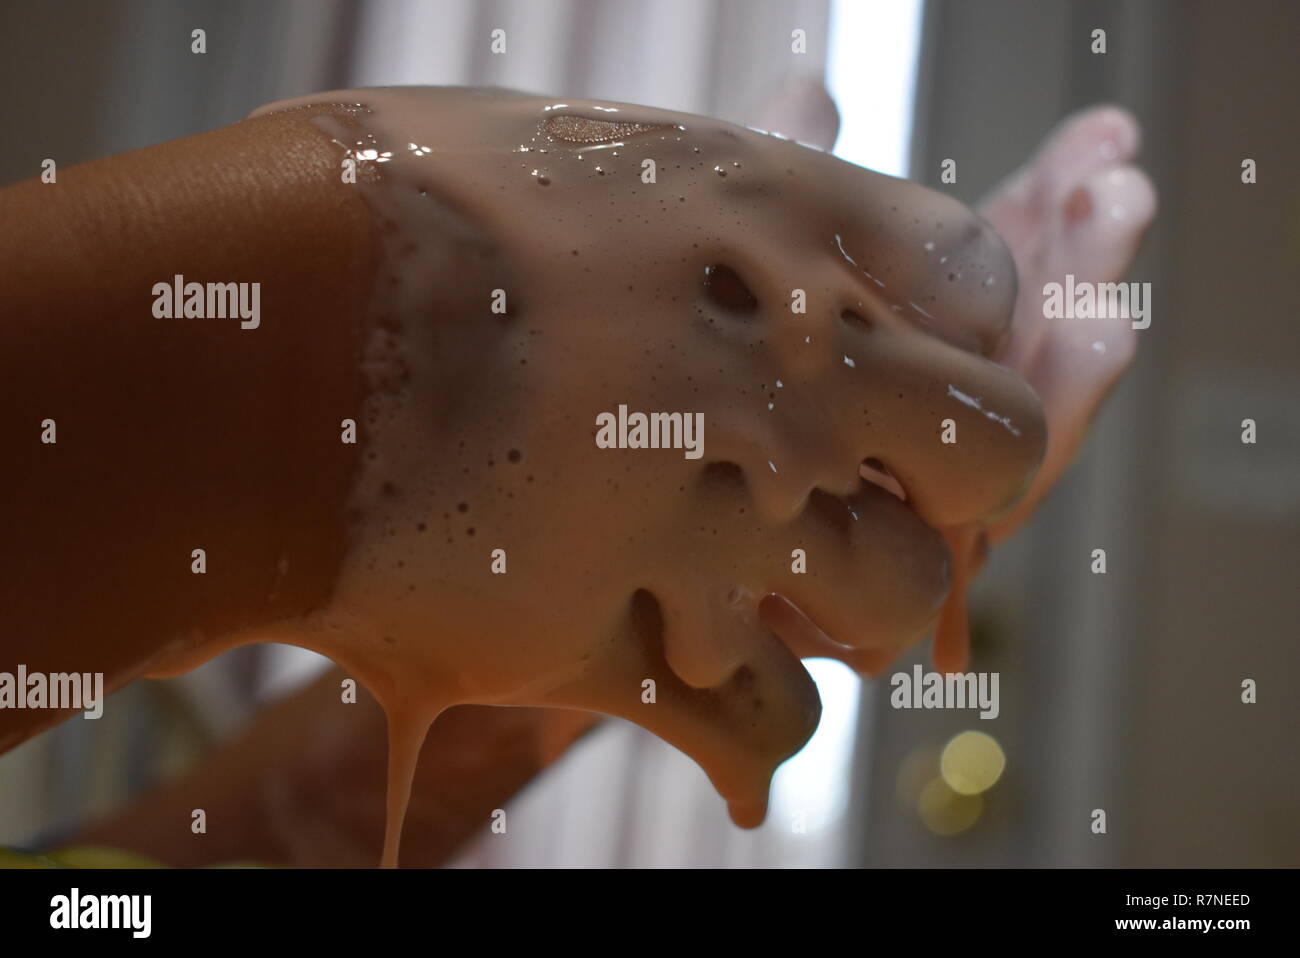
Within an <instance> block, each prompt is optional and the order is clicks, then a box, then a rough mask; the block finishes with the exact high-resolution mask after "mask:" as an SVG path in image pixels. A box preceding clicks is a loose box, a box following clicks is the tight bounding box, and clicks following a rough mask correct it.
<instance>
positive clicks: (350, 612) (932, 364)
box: [160, 88, 1044, 865]
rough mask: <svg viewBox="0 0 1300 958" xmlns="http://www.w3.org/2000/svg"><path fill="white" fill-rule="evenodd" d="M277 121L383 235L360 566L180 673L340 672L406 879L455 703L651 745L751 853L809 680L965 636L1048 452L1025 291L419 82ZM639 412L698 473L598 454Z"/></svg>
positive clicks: (802, 165)
mask: <svg viewBox="0 0 1300 958" xmlns="http://www.w3.org/2000/svg"><path fill="white" fill-rule="evenodd" d="M285 109H297V110H308V111H311V112H312V113H313V114H315V115H316V118H315V120H314V122H316V123H318V124H319V125H320V126H321V127H322V128H323V129H325V130H326V131H327V132H328V133H329V134H330V135H331V136H332V137H333V138H334V139H335V140H336V141H337V143H338V147H339V159H340V174H341V175H343V174H344V173H345V172H346V169H347V168H348V166H349V164H348V163H347V162H345V161H353V162H354V163H355V167H356V169H357V187H356V188H357V189H359V190H361V191H362V192H363V194H364V195H365V197H366V199H367V201H368V202H369V203H370V205H371V206H372V208H373V210H374V211H375V214H376V216H377V217H378V220H379V222H380V223H381V224H382V229H383V236H384V246H385V249H384V257H385V263H384V266H383V268H382V269H381V270H380V272H379V276H378V279H377V281H376V290H375V296H374V306H373V308H374V316H373V317H372V318H373V329H374V334H373V338H372V341H371V342H370V344H369V347H368V351H367V355H366V356H365V357H364V365H365V370H366V377H367V386H368V395H369V398H368V400H367V405H366V407H365V408H364V409H360V410H358V411H357V416H356V419H357V422H358V426H359V429H358V431H359V437H360V442H361V443H362V444H363V448H364V450H365V452H364V457H363V467H362V469H361V472H360V474H359V476H358V479H357V484H356V488H355V491H354V495H353V501H352V510H351V515H350V521H351V532H350V536H351V538H350V542H351V546H350V551H349V554H348V559H347V561H346V563H345V567H344V570H343V572H342V574H341V576H340V578H339V581H338V582H337V584H336V588H335V590H334V597H333V600H332V602H331V603H330V605H329V606H328V607H327V608H325V609H323V610H321V611H320V612H318V613H316V614H313V615H312V616H310V617H309V618H307V619H305V620H300V621H293V622H285V623H281V624H280V625H278V626H277V627H276V628H275V629H271V630H259V631H258V632H257V633H255V634H253V633H246V634H242V635H238V636H234V637H231V638H230V639H228V640H224V641H222V642H219V643H210V642H208V643H202V644H200V645H197V646H196V645H194V644H192V643H191V644H189V645H188V646H187V645H184V644H182V645H179V646H178V647H177V648H175V649H174V650H173V652H172V653H171V654H170V656H169V658H168V659H167V660H166V661H165V662H164V664H163V667H162V668H161V669H160V671H174V670H179V669H183V668H188V667H191V666H193V665H194V664H197V662H198V661H200V660H202V659H206V658H209V657H211V656H212V655H215V654H216V653H217V652H219V651H221V650H222V649H225V648H229V647H231V646H233V645H238V644H242V643H246V642H255V641H277V642H288V643H293V644H296V645H301V646H305V647H307V648H310V649H314V650H316V651H318V652H320V653H322V654H324V655H326V656H328V657H330V658H331V659H333V660H335V661H336V662H338V663H340V664H341V665H342V666H344V667H345V668H346V669H349V670H350V671H351V672H352V673H353V674H355V675H356V676H357V678H358V679H359V680H360V681H361V682H363V683H364V684H365V685H366V686H367V687H368V688H369V689H370V690H371V691H372V692H373V693H374V694H375V695H376V697H377V698H378V699H379V700H380V702H381V703H382V704H383V706H384V708H385V710H386V712H387V714H388V719H389V729H390V743H389V744H390V757H389V767H390V772H389V820H388V830H387V838H386V841H385V848H384V853H383V861H384V863H385V864H387V865H393V864H395V863H396V860H397V851H398V845H399V839H400V835H401V825H402V819H403V815H404V811H405V807H406V802H407V798H408V795H409V790H410V782H411V778H412V774H413V770H414V763H415V759H416V756H417V755H418V752H419V747H420V743H421V741H422V739H423V737H424V734H425V731H426V730H427V728H428V726H429V724H430V723H431V722H432V721H433V719H434V718H435V717H436V716H437V715H438V714H439V713H440V712H441V711H442V710H444V709H446V708H447V707H449V706H451V705H455V704H460V703H482V704H508V705H543V706H563V707H571V708H578V709H587V710H594V711H598V712H603V713H608V714H611V715H618V716H622V717H624V718H627V719H630V720H631V721H634V722H636V723H638V724H640V725H642V726H644V727H646V728H647V729H649V730H651V731H652V732H654V733H655V734H657V735H659V736H661V737H662V738H664V739H666V740H667V741H669V742H671V743H672V744H674V745H676V746H677V747H679V748H681V749H682V750H683V751H685V752H686V753H688V754H689V755H691V756H692V757H693V758H694V759H695V760H696V761H698V762H699V763H700V765H701V766H702V767H703V768H704V770H705V771H706V772H707V773H708V775H709V777H710V779H711V780H712V781H713V784H714V785H715V786H716V788H717V789H718V791H719V793H720V794H721V795H722V796H723V797H724V798H725V799H726V800H727V802H728V804H729V807H730V811H731V815H732V818H733V819H734V820H735V821H736V822H737V823H738V824H740V825H744V826H752V825H756V824H758V823H759V822H761V821H762V819H763V817H764V814H765V811H766V804H767V793H768V786H769V782H770V778H771V775H772V772H773V771H774V769H775V768H776V766H777V765H779V764H780V763H781V762H782V761H783V760H784V759H786V758H787V757H789V756H790V755H791V754H793V753H794V752H795V751H797V750H798V749H799V748H800V747H801V746H802V745H803V743H804V742H805V741H806V740H807V738H808V737H809V736H810V735H811V733H812V731H813V729H814V728H815V726H816V724H817V721H818V717H819V713H820V702H819V700H818V697H817V692H816V689H815V687H814V685H813V683H812V681H811V680H810V678H809V676H808V674H807V672H806V671H805V670H804V668H803V667H802V665H801V664H800V662H799V658H798V656H799V655H809V654H820V655H827V654H829V655H837V656H839V657H842V658H845V659H846V660H847V661H850V662H852V661H855V660H854V658H853V657H854V656H855V655H867V656H880V657H882V659H881V660H882V661H883V660H884V659H887V657H888V656H890V655H893V654H894V653H895V652H897V651H898V650H899V649H901V648H902V647H903V646H905V645H907V644H909V643H911V642H914V641H916V640H917V639H919V638H921V637H922V636H924V635H925V633H926V632H927V631H928V630H929V629H931V628H932V627H933V626H934V625H935V622H936V619H937V618H938V617H939V613H940V610H941V607H943V606H944V603H945V600H947V601H948V605H949V610H950V611H949V613H948V614H946V615H945V616H944V621H943V624H942V625H941V627H940V633H941V634H940V636H939V638H938V640H937V641H938V642H940V643H945V642H946V643H948V644H949V645H954V644H955V645H960V644H961V643H962V642H964V632H963V629H964V625H963V624H962V621H961V620H962V618H963V615H962V614H961V601H962V599H961V595H960V593H961V586H963V585H964V582H965V578H966V573H965V571H964V570H965V568H966V560H967V558H968V555H969V554H970V552H971V550H972V548H973V542H974V541H975V538H976V535H977V530H978V528H979V523H980V522H981V520H984V519H986V518H988V517H989V516H991V515H993V514H995V513H997V512H998V511H999V510H1002V509H1004V508H1005V507H1006V506H1007V505H1008V504H1009V503H1010V502H1012V501H1013V500H1014V499H1015V497H1016V496H1017V495H1018V494H1019V493H1020V492H1021V491H1022V490H1023V489H1024V487H1025V485H1026V484H1027V482H1028V480H1029V479H1030V478H1031V476H1032V473H1033V471H1034V469H1035V467H1036V466H1037V464H1038V461H1039V459H1040V457H1041V455H1042V450H1043V443H1044V424H1043V419H1042V414H1041V412H1040V410H1039V406H1038V402H1037V400H1036V399H1035V397H1034V396H1033V394H1032V393H1031V392H1030V390H1029V389H1028V388H1027V387H1026V386H1024V385H1023V384H1022V383H1021V382H1020V381H1019V380H1018V379H1017V378H1016V377H1015V376H1013V375H1012V374H1011V373H1009V372H1008V371H1006V370H1004V369H1003V368H1001V367H999V366H996V365H994V364H993V363H992V362H990V361H989V360H988V359H987V358H986V357H987V356H988V355H989V354H990V353H991V352H992V350H993V349H994V347H995V346H996V345H997V344H998V343H999V341H1000V340H1001V338H1002V336H1003V334H1004V333H1005V331H1006V327H1007V324H1008V321H1009V319H1010V315H1011V307H1012V303H1013V299H1014V295H1015V274H1014V269H1013V266H1012V263H1011V258H1010V256H1009V254H1008V252H1007V250H1006V249H1005V247H1004V246H1003V244H1002V242H1001V240H1000V239H998V238H997V237H996V236H995V235H994V234H993V232H992V230H991V229H990V228H989V227H988V226H987V225H986V224H984V223H983V222H982V221H981V220H979V219H978V218H976V217H975V216H973V215H972V214H971V213H970V212H969V211H968V210H967V209H966V208H965V207H963V206H962V205H961V204H959V203H957V202H956V201H954V200H951V199H949V198H947V197H944V196H942V195H940V194H937V193H934V192H931V191H929V190H926V189H924V188H922V187H919V186H916V185H913V184H910V183H907V182H904V181H900V180H895V179H892V178H889V177H885V176H881V175H878V174H874V173H870V172H867V171H864V170H861V169H859V168H857V167H854V166H851V165H849V164H846V163H843V162H841V161H839V160H837V159H835V158H833V157H831V156H828V155H826V154H824V153H821V152H818V151H815V150H812V149H808V148H806V147H803V146H800V145H798V144H795V143H792V142H790V141H787V140H783V139H780V138H778V137H774V136H770V135H767V134H763V133H759V132H756V131H752V130H747V129H743V128H739V127H735V126H731V125H729V124H726V123H722V122H719V121H716V120H709V119H705V118H701V117H695V116H688V115H682V114H676V113H667V112H663V111H659V110H653V109H648V108H643V107H636V106H627V105H624V104H618V103H598V102H592V101H579V100H569V101H563V100H552V99H540V98H536V97H529V96H522V95H517V94H513V93H508V92H502V91H482V90H453V89H421V88H409V89H386V90H356V91H347V92H341V93H331V94H325V95H322V96H318V97H313V98H311V99H309V100H303V101H295V102H292V103H281V104H275V105H273V106H270V107H267V108H264V110H263V111H260V112H268V111H272V110H285ZM620 406H624V407H626V410H627V411H628V412H629V413H631V412H641V413H646V414H650V413H677V414H680V415H681V417H683V419H684V418H686V417H694V415H695V414H697V413H698V414H702V417H703V420H702V421H703V433H702V439H703V444H702V455H701V456H700V457H699V458H690V457H688V456H687V454H686V451H685V450H683V449H682V448H602V447H601V446H599V445H598V444H597V441H596V439H597V434H598V431H599V428H600V427H599V426H598V417H600V416H601V415H602V414H603V413H614V414H617V412H618V410H619V407H620ZM945 437H947V438H949V439H952V438H955V440H956V441H955V442H945V441H944V439H945ZM864 463H866V464H867V466H866V468H865V469H864ZM864 475H867V476H870V477H871V478H872V479H873V480H874V481H866V480H865V479H864V478H863V476H864ZM936 530H940V531H936ZM949 542H951V543H952V544H953V546H954V548H953V549H952V550H951V553H950V548H949ZM795 550H803V551H802V555H803V556H805V557H806V571H803V572H800V571H796V568H797V567H799V565H800V563H799V562H797V561H796V560H795V558H794V557H795V556H796V552H795ZM950 555H951V556H955V558H956V560H957V561H955V562H954V561H953V560H952V559H951V558H950ZM954 586H956V588H953V587H954ZM950 593H951V596H952V597H951V598H949V596H950Z"/></svg>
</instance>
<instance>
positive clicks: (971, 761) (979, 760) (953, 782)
mask: <svg viewBox="0 0 1300 958" xmlns="http://www.w3.org/2000/svg"><path fill="white" fill-rule="evenodd" d="M1006 767H1007V757H1006V755H1005V754H1004V753H1003V751H1002V746H1001V745H999V744H998V743H997V740H996V739H994V738H993V736H991V735H986V734H985V733H983V732H962V733H961V734H960V735H958V736H956V737H955V738H954V739H953V740H952V741H951V742H949V743H948V744H947V745H946V746H944V749H943V755H942V756H941V757H940V759H939V771H940V774H942V775H943V780H944V782H946V783H947V785H948V787H949V788H951V789H952V790H953V791H954V792H956V793H958V794H959V795H979V794H980V793H981V792H987V791H988V790H989V789H990V788H992V787H993V786H994V785H995V784H997V781H998V779H999V778H1001V777H1002V771H1003V769H1005V768H1006Z"/></svg>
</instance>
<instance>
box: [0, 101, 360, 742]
mask: <svg viewBox="0 0 1300 958" xmlns="http://www.w3.org/2000/svg"><path fill="white" fill-rule="evenodd" d="M338 159H339V155H338V152H337V148H336V147H335V146H334V145H333V144H331V143H330V141H329V139H328V138H327V137H326V136H325V135H324V134H323V133H321V132H320V131H318V130H317V129H316V128H315V127H314V126H312V125H311V124H310V122H309V121H308V120H307V119H306V118H304V117H303V116H300V115H299V116H289V117H285V116H272V117H265V118H259V119H256V120H250V121H245V122H243V123H239V124H235V125H233V126H230V127H225V128H223V129H220V130H215V131H213V132H211V133H206V134H203V135H200V136H197V137H192V138H189V139H186V140H179V141H175V142H171V143H166V144H163V145H160V146H156V147H151V148H149V149H145V150H140V151H136V152H133V153H128V154H124V155H121V156H117V157H113V158H111V159H107V160H102V161H97V162H94V163H89V164H85V165H83V166H79V167H74V168H70V169H67V170H61V171H59V174H58V180H57V182H56V183H53V184H46V183H41V182H39V181H36V180H32V181H27V182H24V183H20V184H17V185H15V186H12V187H9V188H7V189H5V190H2V191H0V219H2V220H3V222H4V223H5V224H6V229H5V230H4V231H3V233H2V234H0V262H3V263H5V271H4V279H3V280H2V281H0V284H2V286H0V298H2V299H3V302H4V310H3V315H0V381H3V382H4V384H5V386H4V390H5V397H4V401H3V403H2V404H0V439H2V441H3V448H4V449H5V450H6V451H7V452H8V456H7V457H6V468H5V469H4V470H2V471H0V512H2V513H3V514H2V515H0V525H2V526H3V527H4V528H5V530H6V542H5V547H4V549H3V551H2V552H0V608H3V609H4V613H5V624H4V630H3V633H0V669H7V670H12V669H13V668H14V667H15V666H16V665H17V664H24V665H26V666H27V668H28V670H29V671H34V670H40V671H47V672H53V671H77V672H103V673H104V674H105V679H106V683H107V685H108V686H109V687H114V686H117V685H120V684H122V683H123V682H125V681H128V680H130V679H131V678H132V677H134V676H136V675H139V674H140V673H141V672H142V671H143V670H144V669H146V668H147V666H148V664H149V662H150V660H151V659H152V658H153V657H154V656H155V655H156V654H157V652H158V650H159V649H160V648H162V647H163V646H164V645H165V644H167V643H168V642H169V641H171V640H173V639H175V638H177V637H180V636H185V635H203V636H214V635H218V634H221V633H224V632H229V631H232V630H235V629H239V628H246V627H250V626H254V625H257V624H260V623H265V622H271V621H275V620H277V619H280V618H283V617H286V616H290V615H294V614H300V613H302V612H305V611H307V610H309V609H311V608H313V607H315V606H317V605H319V604H321V603H322V602H323V601H324V600H325V599H326V598H327V596H328V593H329V589H330V586H331V583H332V581H333V577H334V573H335V570H336V566H337V565H338V563H339V561H340V558H341V556H342V553H343V549H344V531H345V530H344V521H343V520H344V514H345V509H346V500H347V495H348V488H349V481H350V476H351V474H352V471H353V468H354V466H355V458H356V455H357V452H356V450H357V449H358V446H357V445H348V444H345V443H343V442H341V441H340V420H342V419H344V418H357V417H358V415H359V406H360V402H361V399H362V385H361V379H360V371H359V366H358V360H357V357H358V353H359V350H360V344H361V342H362V340H363V338H364V335H365V330H364V328H363V321H362V317H363V316H364V313H365V310H364V305H365V298H366V295H367V292H368V289H369V282H370V272H371V270H372V267H373V259H374V255H375V252H374V251H375V242H374V239H373V231H372V229H371V224H370V217H369V214H368V211H367V208H366V206H365V205H364V203H363V202H362V200H361V199H360V198H359V196H358V195H357V193H356V191H355V187H353V186H350V185H348V184H344V183H342V182H341V180H340V177H339V175H338ZM177 275H180V276H183V277H184V280H183V282H185V283H188V282H198V283H205V284H206V283H231V282H234V283H250V284H251V283H259V284H260V290H259V292H260V304H259V307H260V308H259V313H260V316H259V322H258V324H257V326H256V328H243V327H244V326H251V325H252V324H251V322H243V323H241V320H240V319H239V318H238V317H235V318H224V319H223V318H212V317H208V318H197V317H190V318H170V319H169V318H160V317H159V316H157V315H155V312H156V310H155V302H156V300H157V295H156V293H155V291H154V287H155V285H156V284H159V283H165V284H168V285H171V284H173V283H174V278H175V277H176V276H177ZM51 426H52V428H51ZM51 439H53V440H55V441H53V442H51V441H49V440H51ZM196 549H202V550H203V551H204V554H205V561H206V572H205V573H204V574H195V572H194V571H192V569H193V565H192V564H193V561H194V560H193V552H194V550H196ZM60 717H62V713H57V712H50V711H31V710H5V711H4V712H0V751H2V750H3V749H4V748H7V747H10V746H12V745H13V744H15V743H16V742H18V741H21V740H22V739H23V738H26V737H27V736H29V735H31V734H33V733H34V732H35V731H37V730H38V729H39V728H40V727H41V726H43V725H45V724H49V723H50V722H51V721H54V720H57V719H58V718H60Z"/></svg>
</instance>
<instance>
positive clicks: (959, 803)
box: [916, 778, 984, 835]
mask: <svg viewBox="0 0 1300 958" xmlns="http://www.w3.org/2000/svg"><path fill="white" fill-rule="evenodd" d="M916 811H917V814H919V815H920V816H921V821H923V822H924V823H925V827H926V828H928V829H930V831H932V832H934V833H935V834H936V835H957V834H959V833H961V832H964V831H966V829H968V828H970V827H971V826H972V825H974V824H975V823H976V822H977V821H979V817H980V814H981V813H982V812H983V811H984V800H983V799H982V798H980V797H979V796H978V795H959V794H958V793H957V792H954V791H953V790H952V789H951V788H949V787H948V785H947V783H946V782H944V780H943V779H942V778H934V779H931V780H930V782H929V784H927V785H926V786H925V788H923V789H921V796H920V798H918V799H917V802H916Z"/></svg>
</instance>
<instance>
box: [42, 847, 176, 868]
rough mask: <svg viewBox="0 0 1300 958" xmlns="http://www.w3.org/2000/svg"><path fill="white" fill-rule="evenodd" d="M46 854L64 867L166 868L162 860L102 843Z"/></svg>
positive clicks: (61, 849)
mask: <svg viewBox="0 0 1300 958" xmlns="http://www.w3.org/2000/svg"><path fill="white" fill-rule="evenodd" d="M46 856H47V857H48V858H50V859H52V860H53V861H54V863H55V864H56V865H60V866H62V867H64V868H166V867H167V866H166V865H164V864H162V862H159V861H155V860H154V859H152V858H147V857H145V856H144V855H137V854H136V853H135V852H127V851H122V849H120V848H105V847H104V846H102V845H69V846H68V847H67V848H60V849H57V850H55V851H52V852H47V853H46Z"/></svg>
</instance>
